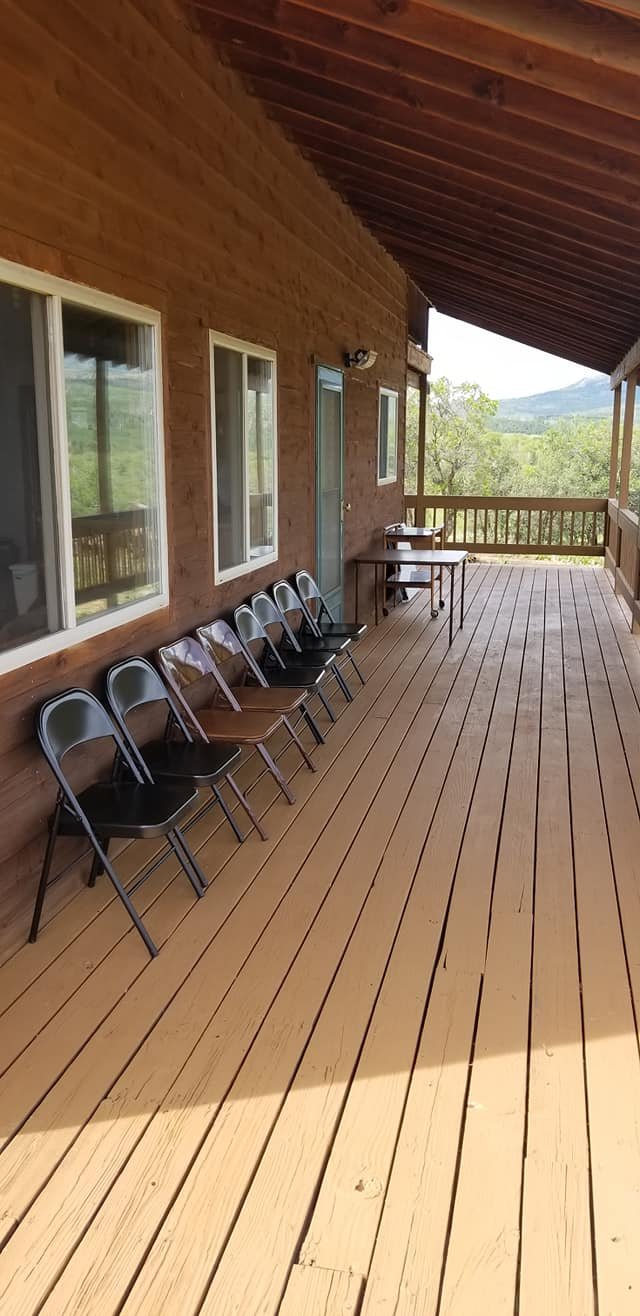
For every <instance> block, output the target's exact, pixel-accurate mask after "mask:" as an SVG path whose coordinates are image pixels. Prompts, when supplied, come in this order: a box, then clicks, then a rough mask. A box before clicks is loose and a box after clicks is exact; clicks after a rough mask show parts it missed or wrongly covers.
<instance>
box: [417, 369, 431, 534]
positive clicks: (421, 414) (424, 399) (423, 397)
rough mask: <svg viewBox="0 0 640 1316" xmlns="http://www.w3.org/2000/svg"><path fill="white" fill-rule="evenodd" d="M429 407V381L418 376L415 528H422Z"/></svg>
mask: <svg viewBox="0 0 640 1316" xmlns="http://www.w3.org/2000/svg"><path fill="white" fill-rule="evenodd" d="M428 405H429V380H428V378H427V376H426V375H420V403H419V410H418V475H417V482H416V492H417V494H418V501H417V503H416V526H424V519H425V518H424V512H425V509H424V452H425V445H426V439H427V407H428Z"/></svg>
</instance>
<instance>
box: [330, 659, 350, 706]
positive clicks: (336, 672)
mask: <svg viewBox="0 0 640 1316" xmlns="http://www.w3.org/2000/svg"><path fill="white" fill-rule="evenodd" d="M333 675H334V676H335V678H336V681H337V682H338V685H339V686H340V689H341V690H342V693H343V695H344V697H345V699H346V701H347V703H348V704H351V703H353V695H352V693H351V691H350V689H349V687H348V685H347V683H346V681H345V679H344V676H343V675H342V672H341V671H340V669H339V667H338V664H337V663H334V664H333Z"/></svg>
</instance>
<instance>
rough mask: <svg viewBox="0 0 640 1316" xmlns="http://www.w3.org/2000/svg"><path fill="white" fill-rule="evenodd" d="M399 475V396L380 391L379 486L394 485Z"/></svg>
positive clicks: (386, 389)
mask: <svg viewBox="0 0 640 1316" xmlns="http://www.w3.org/2000/svg"><path fill="white" fill-rule="evenodd" d="M397 475H398V394H397V393H395V392H394V391H393V389H391V388H381V389H380V410H379V416H378V484H393V482H394V480H395V479H396V478H397Z"/></svg>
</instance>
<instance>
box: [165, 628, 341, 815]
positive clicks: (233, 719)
mask: <svg viewBox="0 0 640 1316" xmlns="http://www.w3.org/2000/svg"><path fill="white" fill-rule="evenodd" d="M158 659H159V662H160V666H161V668H162V671H163V673H164V675H165V676H166V678H167V680H168V682H169V685H170V686H171V689H172V690H173V692H174V694H175V695H176V697H177V699H178V700H179V701H180V704H181V706H182V708H183V709H184V712H185V713H186V716H187V719H188V720H189V721H190V722H191V725H192V726H193V728H194V730H195V731H196V733H197V734H198V735H200V736H201V737H202V738H203V740H214V741H215V740H220V741H222V742H225V743H227V744H233V743H237V744H238V745H252V746H253V747H254V748H255V749H257V751H258V753H259V755H260V757H261V758H262V760H263V762H264V763H265V765H266V767H267V769H268V770H269V772H270V773H271V775H272V777H273V779H274V781H275V782H277V785H278V787H279V789H280V790H281V791H282V794H283V795H284V797H285V799H286V800H288V801H289V804H294V803H295V795H294V794H293V791H292V790H291V787H290V786H289V784H288V782H287V781H286V780H285V778H284V776H283V775H282V773H281V771H280V769H279V768H278V767H277V765H276V763H275V762H274V760H273V759H272V757H271V755H270V753H269V751H268V749H267V747H266V745H265V741H266V740H269V739H270V737H271V736H273V735H274V734H275V732H276V731H279V730H280V728H281V727H283V726H284V727H286V729H287V731H288V732H289V735H290V736H291V738H292V740H293V741H294V743H295V744H296V745H297V747H298V749H299V751H300V754H301V755H302V758H303V759H304V761H305V763H306V764H307V766H308V767H309V768H310V769H311V771H312V772H315V764H314V763H313V762H312V761H311V759H310V758H309V755H308V754H307V751H306V749H305V748H304V745H303V744H302V742H301V741H300V739H299V738H298V736H297V735H296V733H295V731H294V730H293V727H292V726H291V724H290V722H289V721H288V720H287V718H286V717H285V716H284V714H282V713H274V712H270V711H267V710H263V709H253V710H250V709H246V710H243V709H242V708H241V707H240V704H239V703H238V701H237V699H236V698H235V695H234V694H233V693H232V691H231V690H230V689H229V686H228V685H227V683H226V681H225V680H224V678H223V677H222V676H221V675H220V673H219V672H218V670H217V668H216V665H215V663H214V662H212V660H211V658H210V657H209V655H208V654H206V653H205V651H204V649H203V647H202V645H201V644H200V643H199V641H198V640H195V639H193V637H192V636H190V635H188V636H185V637H184V638H183V639H181V640H176V642H175V643H174V644H169V645H164V646H163V648H162V649H160V650H159V651H158ZM205 677H211V678H212V679H213V681H214V683H215V687H216V690H217V693H218V695H219V699H218V700H216V701H215V702H212V703H211V704H210V705H209V706H208V707H206V708H201V709H198V712H197V713H196V712H195V710H194V709H193V708H192V707H191V705H190V704H189V702H188V700H187V699H186V697H185V691H186V690H188V689H189V688H190V687H192V686H194V685H196V684H197V683H198V682H199V681H202V680H203V679H204V678H205Z"/></svg>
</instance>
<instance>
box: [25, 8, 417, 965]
mask: <svg viewBox="0 0 640 1316" xmlns="http://www.w3.org/2000/svg"><path fill="white" fill-rule="evenodd" d="M0 65H1V76H0V97H1V100H2V120H1V123H0V143H1V150H2V169H1V170H0V224H1V227H0V255H1V256H2V257H4V258H6V259H8V260H14V261H16V262H20V263H21V264H23V265H27V266H30V267H32V268H34V269H37V270H43V271H46V272H48V273H51V274H55V275H59V276H61V277H63V278H67V279H70V280H73V281H76V282H79V283H85V284H88V285H90V286H91V287H93V288H96V289H99V290H101V291H103V292H107V293H111V294H114V295H116V296H120V297H125V298H127V299H129V300H131V301H134V302H138V303H142V304H144V305H149V306H152V307H155V308H157V309H158V310H159V311H160V312H161V314H162V317H163V320H162V331H163V332H162V340H163V356H164V359H163V372H164V390H165V395H164V422H165V434H166V462H167V490H168V518H169V567H170V586H171V601H170V606H169V607H168V608H167V609H165V610H163V611H162V612H159V613H157V614H152V615H151V616H150V617H146V618H143V619H142V620H140V621H137V622H135V623H131V624H129V625H128V626H125V627H122V628H119V629H117V630H112V631H111V632H107V633H106V634H105V635H103V636H99V637H97V638H94V639H91V640H88V641H86V642H85V643H83V644H79V645H76V646H74V647H70V648H69V649H67V650H66V651H65V652H60V653H57V654H56V655H54V656H52V657H48V658H44V659H41V660H40V661H38V662H37V663H32V664H30V665H28V666H22V667H21V668H19V669H18V670H15V671H13V672H11V673H8V674H6V675H3V676H0V698H1V704H2V721H1V737H0V817H1V818H2V821H3V825H2V827H1V828H0V925H1V931H0V954H1V955H3V956H4V955H6V954H7V953H9V952H10V951H11V950H12V949H13V948H14V947H15V945H16V944H18V943H19V942H21V941H22V940H23V939H24V937H25V935H26V929H27V927H28V917H29V910H30V907H31V903H32V899H33V892H34V881H35V878H36V875H37V871H38V868H39V864H40V860H41V855H42V848H43V842H44V829H45V826H46V819H47V816H48V813H49V811H50V809H51V805H52V800H53V789H52V781H51V779H50V775H49V772H48V769H47V768H46V766H45V765H44V764H43V762H42V761H41V759H40V756H39V754H38V752H37V751H36V749H35V746H34V742H33V719H34V712H35V710H36V708H37V707H38V705H39V703H40V702H41V700H42V699H43V698H44V697H45V696H47V695H48V694H50V693H51V692H53V691H56V690H58V689H62V688H64V687H66V686H68V685H72V684H77V685H87V686H89V687H91V688H93V689H96V690H99V689H100V688H101V681H102V675H103V673H104V670H105V668H106V666H107V664H109V663H110V662H112V661H114V660H115V659H116V658H118V657H121V656H125V655H127V654H130V653H133V652H145V653H146V652H150V651H152V650H153V649H154V647H155V646H157V644H158V643H159V642H162V641H165V640H168V639H170V638H172V637H174V636H176V635H178V634H180V633H183V632H184V631H186V630H188V629H189V628H192V627H193V626H194V625H196V624H197V623H199V622H201V621H203V620H205V619H208V618H210V617H212V616H215V615H217V614H219V613H222V612H223V611H225V610H226V609H229V608H230V607H231V606H232V605H233V604H235V603H236V602H237V601H238V600H240V599H241V598H243V597H245V596H246V595H248V594H249V593H250V592H252V591H253V590H254V589H255V588H257V587H260V586H266V585H268V584H270V583H271V581H272V580H273V579H275V578H277V576H278V575H283V574H288V573H290V572H292V571H293V570H294V569H295V568H296V567H298V566H301V565H303V564H305V563H311V564H313V562H314V402H315V394H314V367H313V363H314V362H318V363H324V364H327V365H336V366H340V365H341V363H342V357H343V353H344V351H345V349H353V348H356V347H358V346H360V345H363V344H364V345H365V346H367V347H373V348H375V349H376V350H377V352H378V360H377V363H376V366H375V367H374V368H373V369H372V370H370V371H368V372H366V373H364V372H362V373H361V372H357V371H355V372H351V373H349V372H347V376H346V393H345V420H346V425H345V490H344V492H345V499H346V501H348V502H350V503H351V505H352V510H351V512H350V513H347V517H346V525H345V558H346V560H347V562H348V560H349V559H350V558H352V557H353V556H354V555H355V554H356V553H357V552H358V550H362V549H363V548H365V547H366V546H367V545H369V544H370V543H371V541H372V537H373V536H374V534H375V531H376V529H377V528H379V527H380V526H382V525H383V524H384V523H385V522H387V521H390V520H392V519H394V518H396V517H399V516H400V515H401V512H402V460H400V461H399V471H398V481H397V483H395V484H393V485H386V486H382V487H378V486H377V483H376V462H377V408H378V386H379V385H380V384H386V385H388V386H390V387H392V388H395V389H398V391H399V393H400V399H401V422H402V417H403V397H404V389H405V382H406V344H407V327H406V279H405V276H404V275H403V273H402V272H401V270H400V268H399V267H398V266H397V265H396V264H395V263H394V261H393V260H392V259H391V258H390V257H388V256H387V255H386V253H385V252H384V250H383V249H382V247H380V246H379V245H378V243H377V242H376V241H375V240H374V239H373V238H372V237H371V236H370V234H369V233H368V232H367V231H366V230H365V229H364V228H363V226H362V225H361V223H360V222H359V221H358V220H356V218H355V217H354V216H353V214H352V213H351V211H350V210H349V209H348V208H347V207H346V206H345V205H344V204H343V203H342V202H341V201H340V199H339V198H338V196H337V195H336V193H335V192H334V191H332V190H331V188H330V187H329V186H328V184H327V183H325V182H324V181H323V179H322V178H320V176H319V175H318V174H317V173H316V172H315V171H314V169H313V168H312V166H311V165H310V164H309V163H308V162H306V161H305V160H304V158H303V157H302V156H301V154H300V153H299V151H298V150H297V149H296V148H295V147H294V146H293V145H292V144H291V143H290V142H289V141H288V140H287V138H286V137H285V136H284V134H283V133H282V131H281V130H280V129H279V128H278V127H277V126H276V125H275V124H274V123H272V122H271V121H270V120H269V119H268V118H267V116H266V114H265V112H264V110H263V109H262V107H261V104H260V103H259V102H258V101H257V100H256V99H254V98H252V97H251V96H250V95H248V94H247V92H246V91H245V89H244V87H243V85H242V84H241V82H240V81H239V79H238V77H237V75H235V74H234V73H232V72H231V71H230V70H229V69H228V68H227V67H226V66H225V65H224V64H223V63H222V62H221V61H220V60H219V58H218V57H217V55H216V52H215V50H214V48H213V47H212V45H211V43H210V41H208V40H205V39H204V38H203V37H202V36H200V35H199V34H198V33H197V32H196V31H194V30H193V28H192V27H190V26H189V23H188V20H187V18H186V16H185V15H184V13H183V12H182V11H180V10H179V9H178V8H177V7H174V6H173V5H172V4H171V3H169V0H109V4H107V5H101V6H90V7H87V6H86V5H85V4H84V3H82V0H77V3H73V2H72V0H56V3H55V4H54V5H52V4H51V3H50V0H21V3H20V4H18V3H13V2H12V0H3V3H2V5H1V6H0ZM209 328H213V329H216V330H218V331H220V332H222V333H225V334H228V335H231V336H234V337H236V338H240V339H244V340H248V341H250V342H255V343H260V344H262V345H264V346H265V347H269V348H272V349H275V350H276V351H277V353H278V382H279V399H278V402H279V545H280V558H279V561H278V563H277V564H275V565H274V564H272V565H270V566H269V567H267V568H265V569H264V570H263V571H262V572H260V571H257V572H255V573H253V574H252V575H245V576H242V577H240V578H239V579H237V580H235V581H233V582H231V583H228V584H226V585H225V586H223V587H218V588H215V587H214V576H213V552H212V536H213V520H212V517H213V513H212V493H211V436H210V422H209V366H208V339H207V331H208V329H209ZM402 432H403V425H402V423H401V426H400V433H401V434H402ZM400 457H402V454H400ZM349 576H350V573H349V571H348V568H347V572H346V582H347V590H348V588H349V584H350V580H349ZM77 881H78V877H77V874H74V875H73V877H72V879H70V881H69V882H66V880H65V883H61V884H60V886H59V887H58V888H57V891H58V894H57V896H56V898H55V900H54V898H53V894H52V897H51V905H50V909H53V908H54V907H55V904H56V903H59V902H60V901H62V900H64V899H66V898H68V893H69V890H71V889H72V883H73V882H77ZM54 890H56V889H55V888H54Z"/></svg>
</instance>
